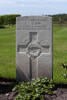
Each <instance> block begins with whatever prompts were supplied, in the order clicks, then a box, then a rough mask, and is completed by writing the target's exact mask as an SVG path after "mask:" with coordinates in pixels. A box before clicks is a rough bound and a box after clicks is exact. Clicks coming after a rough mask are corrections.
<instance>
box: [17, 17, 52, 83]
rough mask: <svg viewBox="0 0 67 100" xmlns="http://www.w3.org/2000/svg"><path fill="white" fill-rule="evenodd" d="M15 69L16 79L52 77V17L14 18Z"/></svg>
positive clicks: (26, 79) (27, 79)
mask: <svg viewBox="0 0 67 100" xmlns="http://www.w3.org/2000/svg"><path fill="white" fill-rule="evenodd" d="M16 69H17V73H16V74H17V80H18V81H29V80H31V79H35V78H37V77H48V78H52V18H51V17H48V16H25V17H17V19H16Z"/></svg>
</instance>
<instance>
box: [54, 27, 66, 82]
mask: <svg viewBox="0 0 67 100" xmlns="http://www.w3.org/2000/svg"><path fill="white" fill-rule="evenodd" d="M53 33H54V34H53V55H54V56H53V57H54V59H53V63H54V64H53V65H54V66H53V79H54V81H55V82H57V83H67V78H65V77H64V74H67V70H66V69H64V68H63V67H61V63H65V64H67V26H57V27H54V28H53Z"/></svg>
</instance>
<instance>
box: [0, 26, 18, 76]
mask: <svg viewBox="0 0 67 100" xmlns="http://www.w3.org/2000/svg"><path fill="white" fill-rule="evenodd" d="M15 30H16V28H15V26H14V27H9V28H5V29H0V77H9V78H15V77H16V50H15V49H16V32H15Z"/></svg>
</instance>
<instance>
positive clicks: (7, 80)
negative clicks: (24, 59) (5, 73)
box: [0, 77, 16, 82]
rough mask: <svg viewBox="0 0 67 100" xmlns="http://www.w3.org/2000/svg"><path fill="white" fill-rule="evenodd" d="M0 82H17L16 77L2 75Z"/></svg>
mask: <svg viewBox="0 0 67 100" xmlns="http://www.w3.org/2000/svg"><path fill="white" fill-rule="evenodd" d="M0 82H16V79H14V78H4V77H0Z"/></svg>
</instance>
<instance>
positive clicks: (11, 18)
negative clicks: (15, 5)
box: [0, 14, 21, 26]
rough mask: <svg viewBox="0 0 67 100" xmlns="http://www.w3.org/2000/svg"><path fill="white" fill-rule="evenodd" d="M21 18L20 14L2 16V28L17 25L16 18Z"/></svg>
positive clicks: (0, 21)
mask: <svg viewBox="0 0 67 100" xmlns="http://www.w3.org/2000/svg"><path fill="white" fill-rule="evenodd" d="M18 16H21V15H19V14H17V15H2V16H0V26H2V25H8V24H9V25H11V24H12V25H14V24H16V17H18Z"/></svg>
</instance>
